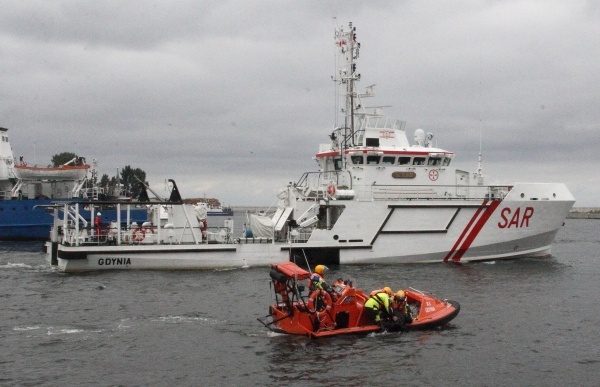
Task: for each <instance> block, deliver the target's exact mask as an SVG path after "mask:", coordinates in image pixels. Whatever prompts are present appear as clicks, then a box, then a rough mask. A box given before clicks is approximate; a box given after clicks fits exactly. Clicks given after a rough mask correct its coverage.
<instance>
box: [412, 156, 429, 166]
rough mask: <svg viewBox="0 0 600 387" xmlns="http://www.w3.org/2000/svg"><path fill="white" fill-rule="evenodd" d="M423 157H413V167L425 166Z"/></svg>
mask: <svg viewBox="0 0 600 387" xmlns="http://www.w3.org/2000/svg"><path fill="white" fill-rule="evenodd" d="M425 160H426V158H425V157H415V158H414V160H413V165H425Z"/></svg>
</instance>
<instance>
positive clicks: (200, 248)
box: [47, 24, 575, 272]
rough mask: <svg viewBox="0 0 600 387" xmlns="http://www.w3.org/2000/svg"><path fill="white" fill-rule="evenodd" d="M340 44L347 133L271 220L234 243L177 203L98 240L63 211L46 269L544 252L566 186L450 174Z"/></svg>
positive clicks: (447, 161) (291, 188) (443, 158)
mask: <svg viewBox="0 0 600 387" xmlns="http://www.w3.org/2000/svg"><path fill="white" fill-rule="evenodd" d="M335 41H336V43H337V46H338V48H339V53H340V56H341V60H340V63H341V66H340V69H339V70H338V73H337V74H336V77H335V80H336V81H337V87H338V91H339V92H340V95H341V96H342V103H341V105H342V108H341V109H340V110H341V113H342V115H341V118H342V120H341V121H343V124H342V125H340V126H339V127H335V128H334V129H333V131H331V132H330V133H329V141H328V142H327V143H325V144H321V145H320V146H319V150H318V152H317V154H316V161H317V163H318V165H319V169H318V171H316V172H307V173H305V174H304V175H303V176H302V177H301V178H300V179H299V180H298V181H296V182H294V183H291V184H290V185H288V186H287V187H285V188H283V189H281V190H279V192H278V198H279V205H278V208H277V210H276V211H274V212H273V213H271V214H270V215H268V216H265V215H262V216H261V215H252V216H251V217H250V219H249V224H250V227H249V229H248V230H246V231H245V232H244V234H243V235H239V236H236V235H234V233H233V225H232V222H229V223H228V224H227V225H226V226H227V227H224V228H222V229H220V230H214V231H211V230H206V229H205V223H204V222H203V220H202V219H201V216H196V214H195V212H194V207H193V206H192V205H186V204H180V203H179V202H178V200H177V199H178V198H177V196H178V195H175V197H174V200H168V201H162V202H158V203H157V202H155V203H151V202H148V203H146V204H143V205H145V206H146V207H147V208H148V221H147V222H145V223H144V224H143V225H137V224H136V225H132V224H130V223H129V221H128V219H118V221H117V222H116V223H115V224H113V225H112V226H111V228H110V230H107V231H105V232H94V230H88V229H86V226H84V225H82V224H81V222H80V221H77V219H79V217H78V213H77V212H78V208H77V206H76V205H68V204H60V205H57V206H56V207H55V208H54V213H55V228H54V231H53V232H52V239H51V241H50V242H48V244H47V251H48V259H49V260H50V261H52V262H53V263H54V264H57V265H58V267H59V269H60V270H63V271H67V272H70V271H86V270H103V269H203V268H226V267H228V268H231V267H248V266H258V265H260V266H266V265H268V264H269V263H271V262H279V261H281V260H290V259H294V260H298V259H300V260H301V261H303V262H306V261H308V262H311V263H315V262H318V263H326V264H341V265H345V264H365V263H383V264H399V263H415V262H468V261H485V260H498V259H514V258H519V257H529V256H545V255H549V254H550V253H551V247H552V243H553V241H554V239H555V236H556V233H557V232H558V230H559V229H560V228H561V226H562V225H563V224H564V220H565V218H566V216H567V214H568V212H569V210H570V208H571V207H572V205H573V204H574V202H575V199H574V198H573V196H572V195H571V193H570V192H569V190H568V189H567V187H566V186H565V185H564V184H560V183H520V182H512V183H509V184H504V185H486V184H485V182H484V177H483V174H482V168H481V160H480V161H479V165H478V167H477V169H476V171H475V172H468V171H464V170H460V169H456V168H454V167H453V159H454V153H453V152H451V151H448V150H445V149H441V148H437V147H435V146H433V142H432V137H433V136H432V135H431V134H430V133H426V132H425V131H423V130H421V129H416V130H415V131H414V135H413V141H412V142H411V141H409V137H408V136H407V133H406V131H405V123H404V122H402V121H399V120H394V119H389V118H386V117H385V116H384V115H383V109H382V107H374V108H366V107H365V101H364V100H365V99H366V98H368V97H371V96H373V95H374V94H373V87H372V86H370V87H367V88H366V90H365V91H364V92H359V91H358V90H357V82H358V81H359V80H360V75H359V74H358V73H357V71H356V60H357V59H358V57H359V48H360V45H359V43H358V42H357V40H356V29H355V28H354V27H353V26H352V24H350V25H349V29H347V30H346V29H344V28H339V29H337V30H336V32H335ZM174 188H175V191H176V186H174ZM172 198H173V195H172ZM132 204H135V203H126V204H122V205H123V206H128V207H131V206H132ZM139 205H140V204H138V206H139ZM90 222H91V220H90ZM85 224H88V222H87V221H86V222H85ZM92 227H93V226H92ZM88 228H89V226H88Z"/></svg>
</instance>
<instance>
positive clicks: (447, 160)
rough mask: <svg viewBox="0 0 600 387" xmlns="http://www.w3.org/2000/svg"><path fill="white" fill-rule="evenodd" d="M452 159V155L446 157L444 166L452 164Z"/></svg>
mask: <svg viewBox="0 0 600 387" xmlns="http://www.w3.org/2000/svg"><path fill="white" fill-rule="evenodd" d="M451 161H452V159H451V158H450V157H444V166H445V167H447V166H448V165H450V162H451Z"/></svg>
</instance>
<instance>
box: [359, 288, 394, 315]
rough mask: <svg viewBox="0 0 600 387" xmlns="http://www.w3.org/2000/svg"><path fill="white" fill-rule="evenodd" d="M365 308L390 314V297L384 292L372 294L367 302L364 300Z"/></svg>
mask: <svg viewBox="0 0 600 387" xmlns="http://www.w3.org/2000/svg"><path fill="white" fill-rule="evenodd" d="M365 308H370V309H373V310H378V311H380V312H385V313H388V314H390V297H389V296H388V294H387V293H386V292H379V293H376V294H373V295H371V297H370V298H369V299H368V300H367V302H365Z"/></svg>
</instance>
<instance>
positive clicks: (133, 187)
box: [121, 165, 146, 198]
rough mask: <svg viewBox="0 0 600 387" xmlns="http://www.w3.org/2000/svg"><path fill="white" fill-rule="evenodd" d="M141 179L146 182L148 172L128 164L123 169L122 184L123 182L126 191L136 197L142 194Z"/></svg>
mask: <svg viewBox="0 0 600 387" xmlns="http://www.w3.org/2000/svg"><path fill="white" fill-rule="evenodd" d="M138 179H139V180H138ZM140 180H141V181H142V182H144V183H146V172H144V171H143V170H141V169H140V168H135V169H134V168H131V166H129V165H127V166H125V167H124V168H123V169H122V170H121V184H123V188H124V189H125V192H128V193H129V194H130V196H133V197H134V198H135V197H137V196H138V195H139V194H140V191H141V190H140Z"/></svg>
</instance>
